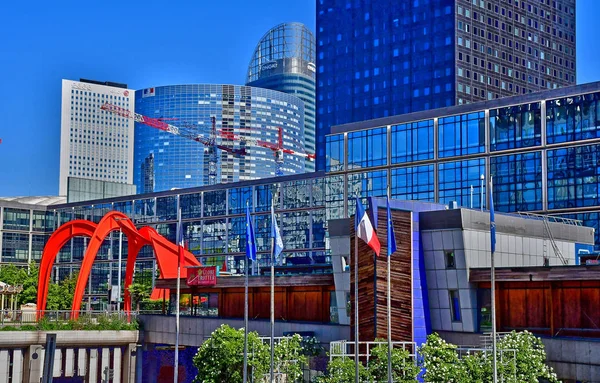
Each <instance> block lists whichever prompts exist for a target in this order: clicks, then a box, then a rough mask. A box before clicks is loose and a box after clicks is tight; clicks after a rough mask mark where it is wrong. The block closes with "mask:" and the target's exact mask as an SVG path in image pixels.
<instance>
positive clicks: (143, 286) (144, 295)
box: [127, 269, 152, 311]
mask: <svg viewBox="0 0 600 383" xmlns="http://www.w3.org/2000/svg"><path fill="white" fill-rule="evenodd" d="M127 290H128V291H129V294H131V301H132V302H133V304H134V305H135V307H136V310H137V311H140V304H141V303H142V302H144V301H148V300H149V299H150V295H151V294H152V271H150V270H147V269H144V270H141V271H139V272H137V273H136V274H135V276H134V282H133V283H132V284H131V285H129V286H128V287H127Z"/></svg>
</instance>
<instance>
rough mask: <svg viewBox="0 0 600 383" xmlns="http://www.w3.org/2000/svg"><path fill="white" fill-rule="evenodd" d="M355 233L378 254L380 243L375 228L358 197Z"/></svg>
mask: <svg viewBox="0 0 600 383" xmlns="http://www.w3.org/2000/svg"><path fill="white" fill-rule="evenodd" d="M356 235H357V236H358V238H360V239H362V240H363V241H365V243H366V244H367V245H369V247H370V248H371V249H373V251H374V252H375V254H376V255H378V256H379V251H380V250H381V244H380V243H379V239H378V238H377V234H376V233H375V229H373V225H371V220H370V219H369V216H368V215H367V214H366V213H365V209H363V205H362V203H361V202H360V199H359V198H356Z"/></svg>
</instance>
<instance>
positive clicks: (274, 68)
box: [246, 23, 316, 171]
mask: <svg viewBox="0 0 600 383" xmlns="http://www.w3.org/2000/svg"><path fill="white" fill-rule="evenodd" d="M315 41H316V40H315V36H314V35H313V33H312V32H311V31H310V30H309V29H308V28H307V27H306V26H305V25H304V24H302V23H284V24H279V25H277V26H276V27H274V28H272V29H270V30H269V31H268V32H267V33H265V35H264V36H263V37H262V38H261V39H260V41H259V42H258V44H257V45H256V48H255V49H254V53H253V54H252V59H251V60H250V64H249V65H248V79H247V82H246V85H248V86H255V87H260V88H267V89H273V90H278V91H280V92H285V93H290V94H293V95H295V96H297V97H298V98H300V99H301V100H302V101H304V118H305V120H304V134H305V136H304V147H305V151H306V152H307V153H314V152H315V73H316V67H315ZM306 170H307V171H312V170H314V161H308V160H307V162H306Z"/></svg>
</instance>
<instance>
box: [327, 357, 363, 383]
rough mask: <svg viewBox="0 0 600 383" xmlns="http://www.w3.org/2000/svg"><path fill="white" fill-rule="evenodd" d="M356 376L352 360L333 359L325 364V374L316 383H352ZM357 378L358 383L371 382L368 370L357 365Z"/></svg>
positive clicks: (360, 364)
mask: <svg viewBox="0 0 600 383" xmlns="http://www.w3.org/2000/svg"><path fill="white" fill-rule="evenodd" d="M355 376H356V366H355V364H354V359H352V358H342V357H335V358H333V359H332V360H331V361H330V362H329V363H328V364H327V372H326V373H325V375H323V376H319V377H318V378H317V379H316V383H349V382H354V378H355ZM358 376H359V381H360V382H370V381H371V380H372V377H371V374H370V372H369V370H368V369H367V368H366V367H365V366H363V364H362V363H359V364H358Z"/></svg>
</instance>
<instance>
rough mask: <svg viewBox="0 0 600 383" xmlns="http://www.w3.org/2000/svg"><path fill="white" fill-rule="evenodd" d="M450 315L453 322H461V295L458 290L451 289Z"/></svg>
mask: <svg viewBox="0 0 600 383" xmlns="http://www.w3.org/2000/svg"><path fill="white" fill-rule="evenodd" d="M448 293H449V296H450V316H451V318H452V322H460V321H461V315H460V297H459V294H458V290H450V291H449V292H448Z"/></svg>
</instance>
